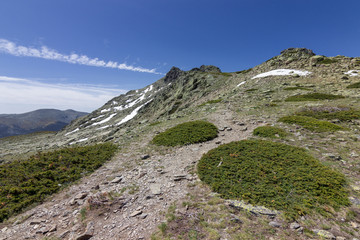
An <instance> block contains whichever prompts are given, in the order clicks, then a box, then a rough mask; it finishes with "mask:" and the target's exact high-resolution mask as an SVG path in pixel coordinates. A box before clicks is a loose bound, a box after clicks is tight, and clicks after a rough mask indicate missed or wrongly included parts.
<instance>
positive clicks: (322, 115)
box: [296, 106, 360, 121]
mask: <svg viewBox="0 0 360 240" xmlns="http://www.w3.org/2000/svg"><path fill="white" fill-rule="evenodd" d="M296 115H299V116H307V117H313V118H316V119H328V120H333V119H338V120H340V121H350V120H352V119H360V111H358V110H354V109H352V108H349V107H330V106H317V107H306V108H304V109H302V110H301V111H299V112H297V113H296Z"/></svg>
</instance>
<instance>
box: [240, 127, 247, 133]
mask: <svg viewBox="0 0 360 240" xmlns="http://www.w3.org/2000/svg"><path fill="white" fill-rule="evenodd" d="M239 130H240V131H243V132H245V131H247V130H248V129H247V127H243V128H240V129H239Z"/></svg>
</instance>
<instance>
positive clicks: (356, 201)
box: [349, 197, 360, 205]
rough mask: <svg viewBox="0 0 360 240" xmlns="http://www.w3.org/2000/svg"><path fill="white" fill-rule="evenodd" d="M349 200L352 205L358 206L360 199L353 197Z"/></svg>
mask: <svg viewBox="0 0 360 240" xmlns="http://www.w3.org/2000/svg"><path fill="white" fill-rule="evenodd" d="M349 200H350V202H351V203H352V204H355V205H360V199H358V198H355V197H349Z"/></svg>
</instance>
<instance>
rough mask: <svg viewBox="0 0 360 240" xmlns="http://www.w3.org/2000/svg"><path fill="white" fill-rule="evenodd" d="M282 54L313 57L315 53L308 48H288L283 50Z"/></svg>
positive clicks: (294, 56) (295, 56) (293, 56)
mask: <svg viewBox="0 0 360 240" xmlns="http://www.w3.org/2000/svg"><path fill="white" fill-rule="evenodd" d="M281 55H283V56H286V57H292V58H303V57H312V56H314V55H315V53H314V52H313V51H312V50H310V49H307V48H288V49H285V50H283V51H281Z"/></svg>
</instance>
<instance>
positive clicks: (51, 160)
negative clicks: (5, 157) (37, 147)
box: [0, 143, 117, 222]
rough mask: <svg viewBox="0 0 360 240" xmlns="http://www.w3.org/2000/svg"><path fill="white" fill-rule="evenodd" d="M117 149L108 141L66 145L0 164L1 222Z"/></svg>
mask: <svg viewBox="0 0 360 240" xmlns="http://www.w3.org/2000/svg"><path fill="white" fill-rule="evenodd" d="M116 149H117V147H116V146H115V145H114V144H111V143H104V144H97V145H93V146H85V147H73V148H65V149H62V150H57V151H53V152H47V153H38V154H36V155H33V156H31V157H30V158H29V159H28V160H25V161H14V162H11V163H6V164H2V165H0V222H2V221H4V220H5V219H7V218H9V217H10V216H12V215H13V214H15V213H18V212H20V211H21V210H23V209H24V208H26V207H28V206H29V205H31V204H33V203H36V202H41V201H43V200H44V199H45V198H46V197H47V196H49V195H50V194H53V193H55V192H57V191H58V190H59V189H60V188H62V187H64V186H66V185H69V184H70V183H72V182H74V181H75V180H77V179H80V178H81V177H83V176H84V175H86V174H89V173H91V172H93V171H94V170H95V169H97V168H99V167H100V166H101V165H102V164H103V163H104V162H105V161H107V160H109V159H110V158H111V157H112V156H113V155H114V153H115V151H116Z"/></svg>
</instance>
